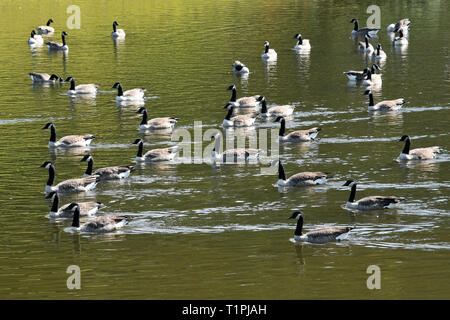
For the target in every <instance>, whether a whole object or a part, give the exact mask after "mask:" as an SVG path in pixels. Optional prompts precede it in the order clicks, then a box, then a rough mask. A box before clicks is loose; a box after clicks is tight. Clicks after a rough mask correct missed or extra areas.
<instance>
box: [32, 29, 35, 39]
mask: <svg viewBox="0 0 450 320" xmlns="http://www.w3.org/2000/svg"><path fill="white" fill-rule="evenodd" d="M35 34H36V31H34V30H31V37H32V38H33V37H34V35H35Z"/></svg>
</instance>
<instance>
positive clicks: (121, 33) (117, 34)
mask: <svg viewBox="0 0 450 320" xmlns="http://www.w3.org/2000/svg"><path fill="white" fill-rule="evenodd" d="M119 25H120V24H119V23H118V22H117V21H114V22H113V32H111V38H125V36H126V34H125V31H123V29H117V28H116V27H117V26H119Z"/></svg>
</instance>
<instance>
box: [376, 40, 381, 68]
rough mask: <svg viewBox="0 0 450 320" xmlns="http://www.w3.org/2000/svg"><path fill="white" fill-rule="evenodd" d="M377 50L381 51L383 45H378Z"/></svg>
mask: <svg viewBox="0 0 450 320" xmlns="http://www.w3.org/2000/svg"><path fill="white" fill-rule="evenodd" d="M377 49H378V50H381V49H382V48H381V44H380V43H379V44H377ZM378 70H381V69H378Z"/></svg>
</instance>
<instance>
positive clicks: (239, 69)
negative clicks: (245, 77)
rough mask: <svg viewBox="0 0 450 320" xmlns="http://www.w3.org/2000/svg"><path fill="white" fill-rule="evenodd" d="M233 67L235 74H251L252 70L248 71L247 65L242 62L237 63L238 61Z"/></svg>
mask: <svg viewBox="0 0 450 320" xmlns="http://www.w3.org/2000/svg"><path fill="white" fill-rule="evenodd" d="M232 67H233V72H236V73H249V72H250V70H248V68H247V66H246V65H245V64H243V63H242V62H240V61H237V60H236V61H235V62H234V63H233V65H232Z"/></svg>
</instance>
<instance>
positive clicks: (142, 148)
mask: <svg viewBox="0 0 450 320" xmlns="http://www.w3.org/2000/svg"><path fill="white" fill-rule="evenodd" d="M143 152H144V143H143V142H142V141H141V142H139V145H138V153H137V157H142V153H143Z"/></svg>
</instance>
